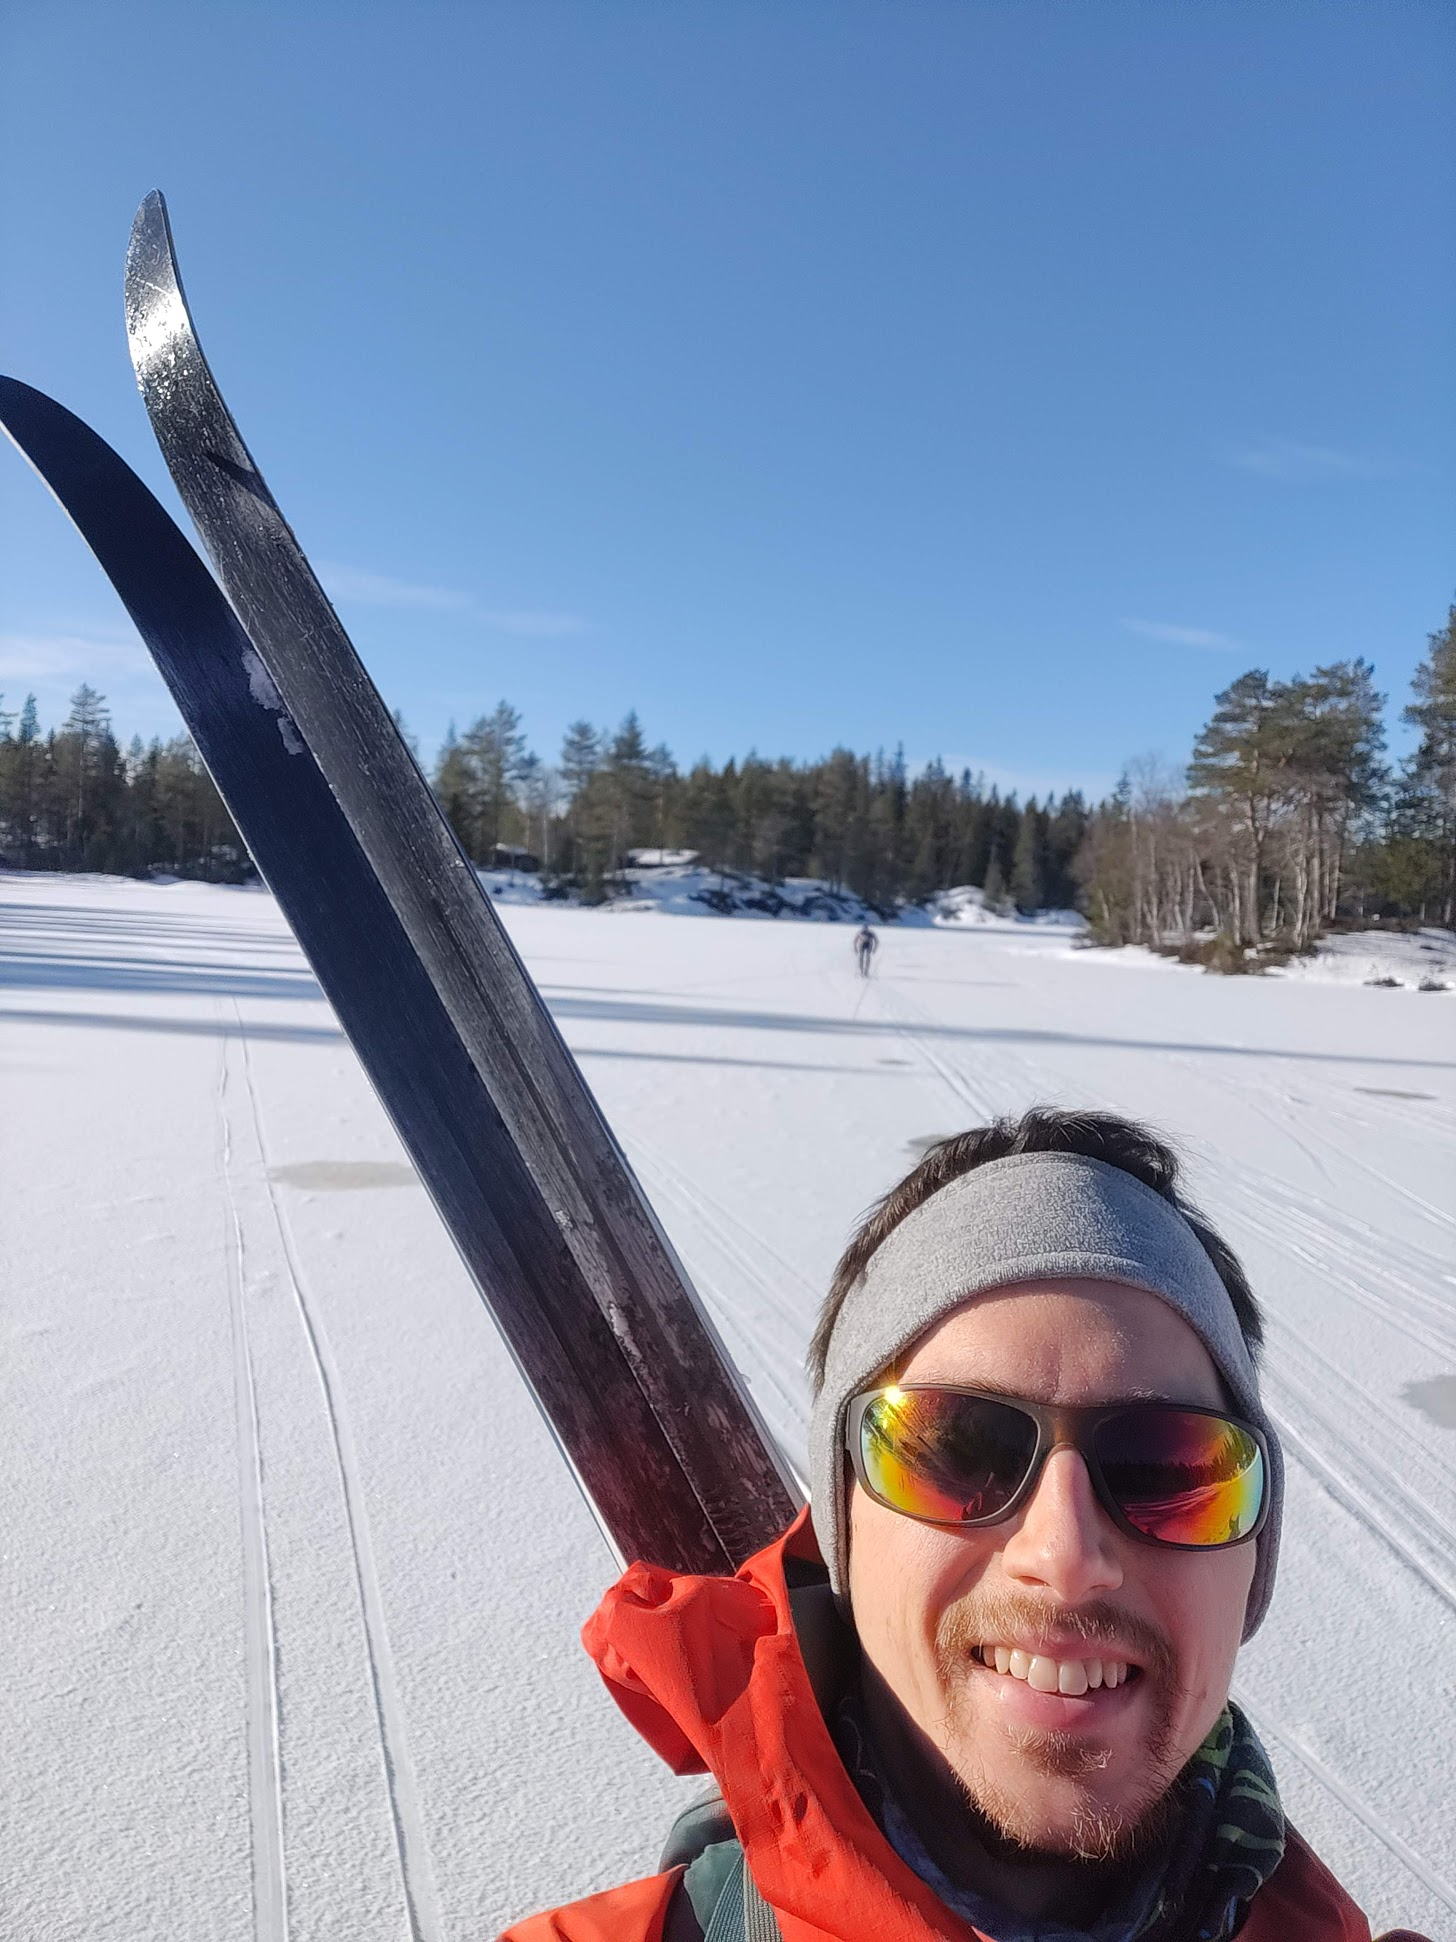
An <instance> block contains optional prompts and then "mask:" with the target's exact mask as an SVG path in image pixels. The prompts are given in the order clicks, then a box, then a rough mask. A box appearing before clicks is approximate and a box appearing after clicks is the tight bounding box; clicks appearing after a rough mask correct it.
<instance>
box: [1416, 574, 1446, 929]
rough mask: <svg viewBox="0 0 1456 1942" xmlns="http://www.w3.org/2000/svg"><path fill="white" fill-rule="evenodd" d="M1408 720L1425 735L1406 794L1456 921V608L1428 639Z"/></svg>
mask: <svg viewBox="0 0 1456 1942" xmlns="http://www.w3.org/2000/svg"><path fill="white" fill-rule="evenodd" d="M1427 638H1428V650H1427V654H1426V658H1425V660H1424V661H1422V662H1421V664H1420V666H1419V667H1418V668H1417V669H1416V672H1415V677H1414V679H1413V681H1412V683H1411V687H1412V690H1413V692H1414V695H1415V699H1414V701H1412V702H1411V703H1410V704H1409V705H1408V706H1407V707H1406V708H1405V709H1404V711H1403V717H1404V719H1405V720H1406V721H1407V722H1409V723H1410V724H1411V726H1412V727H1414V728H1418V729H1419V730H1420V731H1421V739H1420V743H1419V745H1418V746H1417V748H1416V750H1415V753H1414V754H1413V755H1412V756H1411V758H1410V761H1409V763H1408V764H1407V768H1406V774H1405V778H1404V784H1405V793H1406V797H1407V801H1408V804H1409V809H1410V812H1411V816H1412V820H1413V821H1414V822H1415V824H1416V825H1417V828H1418V831H1419V835H1420V836H1421V837H1423V838H1424V839H1425V840H1426V841H1427V842H1428V843H1429V845H1430V849H1431V854H1432V860H1433V863H1434V870H1433V872H1432V875H1433V877H1434V880H1435V883H1436V885H1437V886H1438V887H1437V892H1436V894H1437V896H1438V897H1439V900H1440V902H1439V908H1440V911H1441V922H1442V923H1443V924H1445V925H1446V926H1447V927H1448V928H1450V927H1451V925H1452V924H1453V923H1456V605H1453V606H1452V607H1451V609H1450V611H1449V613H1448V614H1447V616H1446V625H1445V626H1444V627H1443V628H1441V629H1440V630H1439V631H1438V632H1437V633H1434V634H1431V635H1429V636H1428V637H1427Z"/></svg>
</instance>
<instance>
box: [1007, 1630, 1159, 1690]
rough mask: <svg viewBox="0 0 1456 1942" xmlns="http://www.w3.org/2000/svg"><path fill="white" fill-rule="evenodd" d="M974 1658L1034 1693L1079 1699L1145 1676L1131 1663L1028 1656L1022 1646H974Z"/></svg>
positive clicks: (1040, 1653) (1034, 1654)
mask: <svg viewBox="0 0 1456 1942" xmlns="http://www.w3.org/2000/svg"><path fill="white" fill-rule="evenodd" d="M971 1658H972V1659H973V1660H974V1661H975V1663H976V1664H977V1665H980V1666H984V1667H985V1668H986V1670H987V1671H988V1672H995V1673H999V1674H1000V1675H1001V1677H1002V1678H1004V1679H1020V1680H1021V1681H1022V1682H1023V1684H1025V1685H1028V1686H1030V1687H1031V1689H1032V1690H1033V1692H1039V1693H1064V1694H1065V1695H1066V1696H1067V1698H1069V1699H1080V1698H1081V1697H1082V1695H1083V1694H1084V1693H1089V1692H1098V1691H1102V1690H1108V1691H1110V1690H1111V1689H1112V1688H1114V1687H1116V1686H1125V1685H1126V1684H1127V1683H1128V1681H1129V1680H1132V1679H1138V1678H1140V1677H1141V1676H1142V1667H1141V1666H1140V1665H1138V1664H1136V1663H1135V1662H1134V1661H1132V1660H1129V1659H1114V1658H1110V1657H1107V1658H1096V1659H1062V1658H1053V1657H1051V1655H1050V1654H1048V1653H1045V1652H1027V1651H1024V1650H1023V1649H1022V1648H1021V1647H1020V1646H1014V1645H993V1644H990V1643H989V1642H988V1643H985V1644H982V1645H973V1646H972V1647H971Z"/></svg>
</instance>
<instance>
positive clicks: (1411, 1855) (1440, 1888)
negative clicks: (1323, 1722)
mask: <svg viewBox="0 0 1456 1942" xmlns="http://www.w3.org/2000/svg"><path fill="white" fill-rule="evenodd" d="M1233 1697H1234V1699H1235V1700H1236V1702H1237V1703H1238V1705H1239V1706H1241V1707H1242V1708H1243V1710H1244V1711H1245V1712H1246V1713H1248V1714H1249V1715H1250V1716H1251V1717H1252V1718H1253V1719H1254V1720H1255V1722H1256V1730H1257V1731H1258V1733H1259V1734H1260V1736H1261V1737H1262V1738H1265V1739H1270V1740H1273V1741H1275V1742H1276V1744H1277V1745H1279V1746H1281V1747H1282V1748H1283V1749H1284V1751H1285V1752H1286V1753H1287V1754H1289V1755H1290V1756H1291V1758H1293V1759H1295V1760H1297V1761H1298V1762H1299V1764H1300V1765H1301V1766H1302V1767H1303V1768H1304V1769H1305V1771H1306V1772H1307V1773H1309V1774H1310V1775H1311V1776H1312V1777H1313V1778H1314V1779H1315V1780H1317V1781H1318V1782H1319V1784H1320V1785H1321V1786H1322V1787H1324V1788H1325V1789H1326V1790H1327V1791H1328V1792H1329V1793H1330V1794H1332V1795H1333V1796H1334V1798H1335V1799H1336V1800H1337V1801H1339V1803H1340V1805H1341V1806H1342V1807H1343V1808H1345V1809H1346V1811H1347V1812H1348V1813H1350V1814H1353V1815H1354V1817H1355V1819H1356V1820H1357V1821H1359V1822H1360V1823H1361V1824H1362V1826H1364V1827H1366V1828H1368V1829H1369V1831H1370V1833H1371V1834H1373V1835H1374V1836H1375V1838H1376V1840H1377V1841H1379V1842H1381V1843H1382V1845H1383V1846H1385V1847H1386V1848H1388V1849H1389V1850H1390V1852H1391V1853H1392V1854H1393V1855H1394V1856H1395V1858H1396V1860H1397V1861H1399V1862H1400V1863H1401V1864H1402V1866H1403V1867H1406V1868H1409V1870H1410V1872H1411V1873H1412V1874H1413V1875H1414V1876H1415V1878H1416V1880H1417V1881H1419V1882H1420V1883H1421V1884H1422V1886H1423V1887H1425V1888H1428V1889H1429V1890H1430V1892H1431V1893H1432V1894H1433V1895H1434V1896H1435V1897H1436V1899H1437V1901H1439V1902H1443V1903H1444V1904H1445V1906H1446V1907H1447V1908H1449V1909H1450V1910H1451V1911H1452V1912H1453V1914H1456V1887H1453V1886H1452V1884H1451V1883H1450V1882H1449V1881H1447V1880H1446V1878H1445V1877H1444V1876H1443V1875H1438V1874H1437V1873H1436V1871H1435V1869H1434V1868H1433V1867H1432V1866H1431V1865H1430V1863H1429V1862H1428V1861H1426V1860H1424V1859H1423V1858H1422V1857H1421V1856H1420V1855H1418V1854H1417V1853H1416V1851H1415V1849H1414V1848H1413V1847H1412V1846H1411V1845H1410V1843H1409V1842H1408V1841H1406V1840H1403V1839H1402V1837H1401V1836H1400V1835H1399V1834H1397V1833H1396V1831H1395V1829H1394V1828H1393V1827H1392V1826H1391V1825H1390V1823H1389V1822H1388V1821H1386V1820H1384V1819H1382V1817H1381V1816H1380V1815H1379V1814H1377V1813H1376V1811H1375V1809H1374V1808H1373V1807H1371V1806H1370V1805H1369V1804H1368V1803H1367V1802H1366V1801H1364V1800H1362V1799H1361V1798H1360V1796H1359V1795H1358V1794H1357V1793H1355V1792H1354V1791H1353V1789H1351V1788H1349V1787H1347V1786H1346V1785H1345V1783H1344V1781H1343V1780H1341V1779H1340V1777H1339V1775H1338V1774H1337V1773H1335V1772H1334V1771H1333V1770H1332V1769H1331V1768H1330V1767H1327V1766H1326V1765H1325V1763H1324V1761H1323V1760H1321V1759H1320V1757H1319V1755H1318V1754H1317V1753H1315V1752H1313V1751H1312V1750H1311V1749H1310V1748H1309V1747H1308V1746H1306V1745H1305V1743H1304V1741H1303V1740H1302V1739H1301V1738H1300V1736H1299V1735H1298V1734H1297V1733H1296V1732H1295V1731H1294V1729H1293V1728H1292V1727H1290V1726H1286V1725H1285V1724H1284V1722H1283V1721H1282V1720H1277V1719H1275V1718H1274V1716H1273V1715H1272V1714H1270V1713H1269V1712H1268V1711H1267V1709H1266V1708H1264V1707H1262V1706H1255V1705H1253V1704H1252V1703H1251V1702H1249V1701H1246V1700H1245V1699H1244V1697H1243V1695H1242V1694H1241V1693H1240V1692H1239V1691H1238V1690H1237V1688H1236V1689H1235V1691H1234V1694H1233Z"/></svg>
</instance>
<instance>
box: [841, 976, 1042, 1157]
mask: <svg viewBox="0 0 1456 1942" xmlns="http://www.w3.org/2000/svg"><path fill="white" fill-rule="evenodd" d="M865 988H866V990H868V989H869V985H868V983H867V984H866V987H865ZM874 991H875V1001H876V1005H877V1007H878V1009H879V1011H880V1013H881V1015H882V1016H883V1017H884V1018H885V1022H886V1025H887V1026H888V1028H889V1030H890V1031H892V1032H893V1033H894V1034H895V1035H896V1037H897V1038H899V1039H901V1040H902V1041H903V1042H904V1043H905V1044H906V1045H907V1046H909V1047H910V1049H911V1050H912V1051H913V1052H915V1053H916V1054H917V1056H918V1057H919V1058H920V1060H921V1062H922V1063H923V1064H924V1065H925V1066H926V1067H927V1068H928V1069H929V1071H930V1072H931V1073H932V1074H933V1075H934V1077H935V1078H937V1079H939V1080H940V1082H941V1084H942V1085H944V1086H945V1087H946V1088H947V1090H948V1091H950V1092H951V1093H952V1094H953V1095H954V1097H955V1098H956V1099H958V1100H959V1101H960V1102H961V1104H962V1105H964V1106H967V1107H969V1108H970V1110H971V1112H972V1113H973V1114H974V1116H975V1118H976V1119H977V1120H981V1121H985V1120H990V1119H994V1118H995V1117H996V1115H997V1113H998V1112H999V1111H1001V1110H1003V1109H1002V1108H1000V1107H998V1106H996V1105H995V1104H994V1103H993V1101H992V1099H991V1096H990V1095H989V1094H988V1093H984V1092H982V1091H980V1090H979V1089H978V1088H977V1087H976V1086H975V1085H973V1084H972V1082H971V1081H970V1080H969V1079H967V1078H966V1077H965V1075H964V1074H963V1073H962V1072H960V1071H959V1070H958V1069H957V1068H956V1067H955V1066H953V1065H951V1064H950V1063H949V1062H948V1061H947V1060H945V1059H943V1058H942V1057H941V1056H940V1054H939V1053H938V1052H935V1051H932V1050H931V1048H930V1046H928V1045H927V1044H926V1043H925V1041H924V1039H923V1038H922V1037H921V1036H920V1034H919V1032H918V1031H917V1029H916V1026H917V1022H918V1024H920V1025H931V1024H933V1023H934V1022H935V1021H934V1020H933V1019H932V1018H931V1016H930V1014H929V1013H928V1011H927V1010H926V1008H925V1007H924V1006H923V1005H921V1004H920V1003H919V1002H918V1001H917V1000H916V999H913V998H909V997H907V996H906V994H905V993H904V992H903V991H902V990H900V989H899V987H898V986H893V987H892V986H890V985H889V984H888V983H880V982H876V984H875V987H874ZM897 1007H898V1008H899V1010H900V1011H901V1012H902V1013H903V1012H909V1013H911V1014H912V1015H911V1017H910V1018H905V1017H903V1016H901V1017H896V1015H895V1013H896V1009H897ZM917 1014H918V1020H917V1016H916V1015H917ZM1024 1103H1029V1101H1028V1102H1024ZM952 1130H953V1131H959V1130H961V1129H959V1128H954V1129H952Z"/></svg>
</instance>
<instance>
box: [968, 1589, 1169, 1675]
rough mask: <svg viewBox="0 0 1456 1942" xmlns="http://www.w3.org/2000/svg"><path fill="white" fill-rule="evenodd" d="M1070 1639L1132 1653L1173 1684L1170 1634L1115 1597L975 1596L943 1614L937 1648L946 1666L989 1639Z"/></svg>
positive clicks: (1149, 1671)
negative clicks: (1052, 1601)
mask: <svg viewBox="0 0 1456 1942" xmlns="http://www.w3.org/2000/svg"><path fill="white" fill-rule="evenodd" d="M1069 1636H1070V1637H1072V1638H1074V1639H1076V1640H1077V1641H1078V1642H1079V1644H1082V1645H1086V1646H1093V1647H1105V1648H1109V1649H1113V1650H1116V1651H1118V1652H1122V1653H1131V1654H1132V1655H1133V1656H1134V1657H1135V1658H1136V1659H1137V1661H1138V1662H1139V1664H1141V1666H1142V1667H1143V1669H1144V1671H1145V1672H1146V1673H1147V1674H1148V1675H1149V1676H1150V1677H1152V1678H1153V1679H1154V1680H1156V1681H1157V1682H1158V1684H1160V1685H1163V1686H1168V1685H1171V1684H1172V1683H1173V1681H1174V1678H1175V1675H1176V1672H1177V1664H1178V1662H1177V1655H1176V1654H1175V1652H1174V1650H1173V1645H1172V1641H1171V1640H1170V1639H1169V1637H1168V1635H1167V1633H1166V1632H1164V1631H1163V1630H1162V1629H1161V1628H1160V1627H1159V1626H1157V1625H1154V1624H1153V1623H1152V1622H1151V1621H1150V1620H1149V1619H1146V1618H1143V1617H1141V1616H1140V1615H1139V1614H1138V1613H1136V1612H1129V1611H1124V1610H1123V1609H1122V1608H1121V1607H1120V1606H1118V1605H1116V1604H1114V1603H1113V1601H1112V1600H1111V1599H1110V1598H1091V1599H1088V1601H1087V1602H1086V1604H1083V1605H1076V1606H1071V1607H1068V1606H1065V1605H1049V1604H1047V1603H1046V1602H1045V1601H1044V1600H1041V1599H1036V1598H1022V1597H1019V1596H1018V1595H1017V1594H1016V1593H1014V1592H1009V1591H994V1592H985V1593H979V1594H973V1595H972V1596H970V1597H968V1598H963V1599H960V1600H958V1601H957V1602H956V1603H955V1604H954V1605H951V1606H950V1607H949V1608H948V1609H947V1610H946V1611H945V1612H943V1613H942V1615H941V1620H940V1623H939V1625H938V1626H937V1627H936V1634H935V1646H936V1653H937V1656H938V1657H939V1658H940V1659H941V1661H942V1667H943V1668H945V1667H946V1666H947V1664H948V1662H951V1661H954V1660H956V1659H958V1658H963V1657H964V1656H965V1654H966V1653H967V1652H969V1651H970V1649H971V1647H972V1646H973V1645H980V1644H982V1643H983V1642H984V1641H985V1640H987V1639H991V1640H998V1639H1012V1638H1033V1639H1034V1638H1046V1637H1056V1638H1066V1637H1069Z"/></svg>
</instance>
